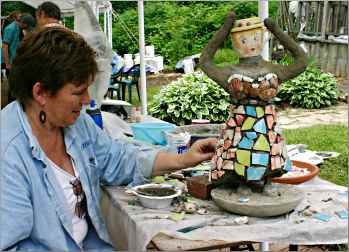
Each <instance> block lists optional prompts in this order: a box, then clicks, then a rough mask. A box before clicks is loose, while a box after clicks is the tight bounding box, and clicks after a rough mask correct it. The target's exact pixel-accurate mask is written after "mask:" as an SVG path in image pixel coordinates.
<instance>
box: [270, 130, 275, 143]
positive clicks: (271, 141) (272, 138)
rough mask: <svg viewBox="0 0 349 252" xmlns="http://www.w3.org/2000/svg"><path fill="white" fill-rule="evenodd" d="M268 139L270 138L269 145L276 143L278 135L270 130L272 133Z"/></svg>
mask: <svg viewBox="0 0 349 252" xmlns="http://www.w3.org/2000/svg"><path fill="white" fill-rule="evenodd" d="M268 138H269V143H270V144H273V143H275V140H276V133H275V132H273V131H271V130H270V131H269V132H268Z"/></svg>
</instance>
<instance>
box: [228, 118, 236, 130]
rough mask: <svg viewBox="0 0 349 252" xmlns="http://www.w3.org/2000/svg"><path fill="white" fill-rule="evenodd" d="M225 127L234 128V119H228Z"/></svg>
mask: <svg viewBox="0 0 349 252" xmlns="http://www.w3.org/2000/svg"><path fill="white" fill-rule="evenodd" d="M227 125H228V126H229V127H231V128H232V127H235V126H236V122H235V120H234V118H232V117H230V118H229V119H228V121H227Z"/></svg>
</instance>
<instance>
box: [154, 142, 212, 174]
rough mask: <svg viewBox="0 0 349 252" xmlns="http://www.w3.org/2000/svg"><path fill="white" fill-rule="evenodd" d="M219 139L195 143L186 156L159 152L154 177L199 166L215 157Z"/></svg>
mask: <svg viewBox="0 0 349 252" xmlns="http://www.w3.org/2000/svg"><path fill="white" fill-rule="evenodd" d="M216 143H217V139H215V138H208V139H203V140H199V141H197V142H195V143H194V144H193V146H192V147H191V148H190V150H189V151H188V152H186V153H184V154H172V153H168V152H159V153H158V155H157V156H156V158H155V162H154V166H153V171H152V176H157V175H162V174H165V173H168V172H173V171H176V170H180V169H183V168H187V167H192V166H195V165H198V164H199V163H201V162H202V161H205V160H209V159H211V158H212V156H213V155H214V151H215V146H216Z"/></svg>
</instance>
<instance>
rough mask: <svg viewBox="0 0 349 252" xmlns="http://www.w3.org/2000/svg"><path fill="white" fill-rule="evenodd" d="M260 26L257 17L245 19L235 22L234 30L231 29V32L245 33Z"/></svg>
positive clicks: (260, 22)
mask: <svg viewBox="0 0 349 252" xmlns="http://www.w3.org/2000/svg"><path fill="white" fill-rule="evenodd" d="M262 26H263V24H262V21H261V19H260V18H259V17H251V18H245V19H240V20H237V21H236V22H235V25H234V28H233V29H231V32H239V31H246V30H251V29H254V28H259V27H262Z"/></svg>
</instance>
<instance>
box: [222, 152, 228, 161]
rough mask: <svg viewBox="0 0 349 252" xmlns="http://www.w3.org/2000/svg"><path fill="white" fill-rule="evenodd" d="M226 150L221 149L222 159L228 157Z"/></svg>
mask: <svg viewBox="0 0 349 252" xmlns="http://www.w3.org/2000/svg"><path fill="white" fill-rule="evenodd" d="M227 156H228V152H227V151H223V153H222V158H223V159H227V158H228V157H227Z"/></svg>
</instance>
